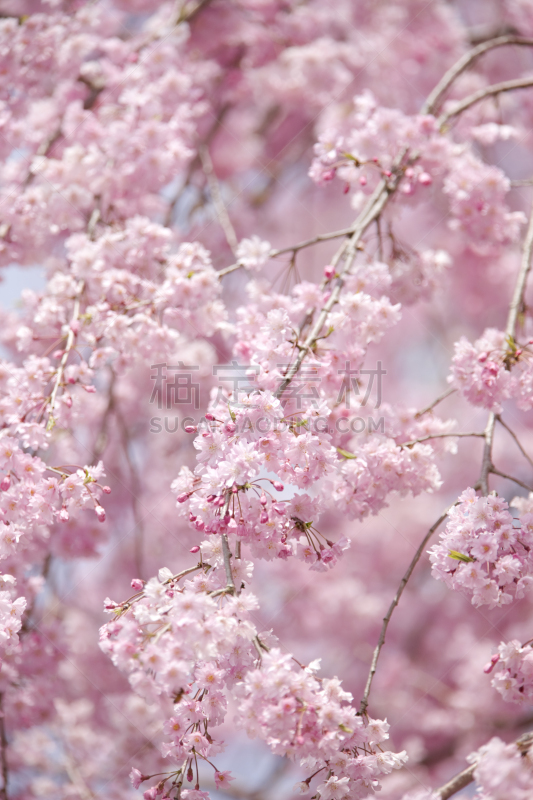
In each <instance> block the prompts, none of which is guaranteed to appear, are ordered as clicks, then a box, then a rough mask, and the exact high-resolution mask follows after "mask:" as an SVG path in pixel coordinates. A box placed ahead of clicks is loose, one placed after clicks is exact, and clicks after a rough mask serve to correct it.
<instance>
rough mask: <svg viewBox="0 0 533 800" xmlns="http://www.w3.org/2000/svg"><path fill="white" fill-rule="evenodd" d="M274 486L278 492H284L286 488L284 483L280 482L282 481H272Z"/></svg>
mask: <svg viewBox="0 0 533 800" xmlns="http://www.w3.org/2000/svg"><path fill="white" fill-rule="evenodd" d="M272 486H273V487H274V489H275V490H276V492H282V491H283V489H284V486H283V484H282V483H280V481H272Z"/></svg>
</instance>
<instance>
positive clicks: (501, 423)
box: [496, 414, 533, 467]
mask: <svg viewBox="0 0 533 800" xmlns="http://www.w3.org/2000/svg"><path fill="white" fill-rule="evenodd" d="M496 421H497V422H499V423H500V425H502V426H503V427H504V428H505V430H506V431H507V432H508V433H510V434H511V436H512V437H513V439H514V440H515V442H516V444H517V445H518V449H519V450H520V452H521V453H522V455H523V456H524V458H526V459H527V460H528V461H529V463H530V464H531V466H532V467H533V460H532V459H531V458H530V457H529V456H528V454H527V453H526V451H525V450H524V448H523V447H522V445H521V444H520V440H519V438H518V436H517V435H516V433H515V432H514V431H512V430H511V428H510V427H509V425H507V423H505V422H504V421H503V419H502V418H501V417H500V415H499V414H496Z"/></svg>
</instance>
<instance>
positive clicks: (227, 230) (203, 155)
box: [198, 144, 239, 254]
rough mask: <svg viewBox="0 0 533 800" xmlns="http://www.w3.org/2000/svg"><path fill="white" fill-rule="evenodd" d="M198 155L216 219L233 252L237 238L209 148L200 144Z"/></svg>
mask: <svg viewBox="0 0 533 800" xmlns="http://www.w3.org/2000/svg"><path fill="white" fill-rule="evenodd" d="M198 156H199V158H200V162H201V164H202V168H203V171H204V174H205V177H206V179H207V184H208V186H209V192H210V194H211V199H212V201H213V205H214V207H215V212H216V215H217V218H218V221H219V223H220V227H221V228H222V230H223V231H224V236H225V237H226V241H227V243H228V244H229V246H230V248H231V250H232V251H233V253H234V254H235V253H236V251H237V247H238V244H239V240H238V239H237V234H236V233H235V228H234V227H233V223H232V221H231V219H230V217H229V214H228V210H227V208H226V205H225V203H224V200H223V199H222V193H221V191H220V184H219V182H218V178H217V176H216V173H215V170H214V167H213V162H212V160H211V156H210V154H209V149H208V147H206V145H203V144H202V145H200V146H199V147H198Z"/></svg>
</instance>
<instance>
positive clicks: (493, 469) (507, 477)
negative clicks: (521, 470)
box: [489, 465, 533, 492]
mask: <svg viewBox="0 0 533 800" xmlns="http://www.w3.org/2000/svg"><path fill="white" fill-rule="evenodd" d="M489 472H491V473H492V474H493V475H499V476H500V478H505V480H507V481H512V482H513V483H516V484H517V485H518V486H521V487H522V489H526V490H527V491H528V492H533V487H531V486H528V485H527V483H524V482H523V481H521V480H520V479H519V478H513V476H512V475H507V474H506V473H505V472H500V470H499V469H496V467H494V466H492V465H491V468H490V469H489Z"/></svg>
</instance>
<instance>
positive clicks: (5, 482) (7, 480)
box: [0, 475, 11, 492]
mask: <svg viewBox="0 0 533 800" xmlns="http://www.w3.org/2000/svg"><path fill="white" fill-rule="evenodd" d="M10 486H11V476H10V475H4V477H3V478H2V480H1V481H0V489H1V490H2V491H3V492H7V490H8V489H9V487H10Z"/></svg>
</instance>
